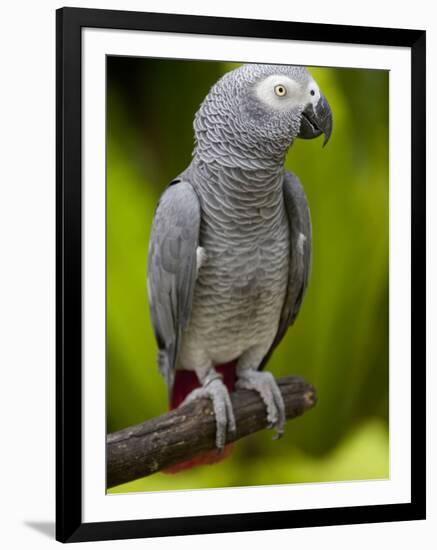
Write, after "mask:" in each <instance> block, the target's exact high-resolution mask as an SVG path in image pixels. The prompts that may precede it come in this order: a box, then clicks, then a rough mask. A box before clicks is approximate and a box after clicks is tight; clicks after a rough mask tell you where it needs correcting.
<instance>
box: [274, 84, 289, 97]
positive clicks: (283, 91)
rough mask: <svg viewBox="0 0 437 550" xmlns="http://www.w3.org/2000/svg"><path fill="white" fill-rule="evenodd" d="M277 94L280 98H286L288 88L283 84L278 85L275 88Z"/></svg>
mask: <svg viewBox="0 0 437 550" xmlns="http://www.w3.org/2000/svg"><path fill="white" fill-rule="evenodd" d="M275 94H276V95H277V96H279V97H284V95H287V88H286V87H285V86H283V85H282V84H278V85H277V86H275Z"/></svg>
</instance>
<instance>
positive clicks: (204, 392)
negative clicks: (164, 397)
mask: <svg viewBox="0 0 437 550" xmlns="http://www.w3.org/2000/svg"><path fill="white" fill-rule="evenodd" d="M204 397H207V398H208V399H210V400H211V402H212V407H213V411H214V416H215V422H216V438H215V444H216V447H217V449H218V450H219V451H220V452H223V450H224V448H225V443H226V432H227V431H228V432H230V433H235V432H236V430H237V425H236V422H235V416H234V410H233V408H232V403H231V398H230V397H229V392H228V390H227V388H226V386H225V385H224V384H223V382H222V380H221V378H219V377H217V378H214V379H213V380H211V381H208V382H207V383H206V384H205V385H204V386H202V387H201V388H196V389H195V390H193V391H192V392H191V393H190V394H189V395H188V396H187V397H186V398H185V400H184V401H183V402H182V403H181V406H182V405H185V404H186V403H190V402H191V401H193V400H194V399H200V398H204Z"/></svg>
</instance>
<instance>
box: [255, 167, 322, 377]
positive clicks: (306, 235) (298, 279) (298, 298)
mask: <svg viewBox="0 0 437 550" xmlns="http://www.w3.org/2000/svg"><path fill="white" fill-rule="evenodd" d="M283 190H284V204H285V210H286V213H287V217H288V223H289V226H290V262H289V271H288V287H287V293H286V296H285V302H284V305H283V308H282V312H281V317H280V319H279V326H278V332H277V333H276V336H275V339H274V340H273V344H272V346H271V347H270V349H269V351H268V352H267V354H266V356H265V357H264V359H263V360H262V362H261V364H260V366H259V368H260V369H262V368H263V367H264V366H265V365H266V363H267V361H268V360H269V359H270V356H271V354H272V353H273V350H274V349H275V348H276V346H277V345H278V344H279V343H280V341H281V340H282V338H283V337H284V335H285V333H286V332H287V329H288V327H289V326H291V325H292V324H293V323H294V321H295V320H296V317H297V315H298V313H299V310H300V307H301V305H302V301H303V297H304V295H305V290H306V288H307V285H308V280H309V277H310V273H311V239H312V235H311V218H310V211H309V207H308V202H307V199H306V196H305V192H304V190H303V187H302V184H301V183H300V181H299V180H298V178H297V177H296V176H295V175H294V174H292V173H291V172H285V177H284V184H283Z"/></svg>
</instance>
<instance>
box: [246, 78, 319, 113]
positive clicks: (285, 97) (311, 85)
mask: <svg viewBox="0 0 437 550" xmlns="http://www.w3.org/2000/svg"><path fill="white" fill-rule="evenodd" d="M255 90H256V95H257V97H258V99H259V100H260V101H262V102H263V103H265V104H266V105H268V106H269V107H271V108H273V109H276V110H278V111H289V110H291V109H293V108H294V107H297V106H299V105H301V106H302V107H305V106H306V105H308V104H309V103H312V104H313V105H316V103H317V102H318V101H319V99H320V91H319V87H318V86H317V84H316V83H315V82H314V80H312V79H311V80H310V81H309V82H308V84H306V85H302V84H300V83H299V82H296V81H295V80H292V79H291V78H290V77H289V76H286V75H283V74H273V75H270V76H268V77H267V78H264V79H263V80H261V81H260V82H258V84H257V85H256V88H255ZM284 91H285V93H284ZM278 92H279V94H278ZM312 92H314V93H312Z"/></svg>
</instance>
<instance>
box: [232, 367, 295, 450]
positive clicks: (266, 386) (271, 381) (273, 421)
mask: <svg viewBox="0 0 437 550" xmlns="http://www.w3.org/2000/svg"><path fill="white" fill-rule="evenodd" d="M235 387H236V388H237V389H245V390H255V391H257V392H258V393H259V394H260V396H261V398H262V400H263V401H264V403H265V406H266V409H267V421H268V423H269V426H268V427H269V428H273V427H274V428H275V429H276V436H275V437H274V438H273V439H279V438H280V437H282V435H283V433H284V427H285V405H284V400H283V398H282V394H281V392H280V390H279V387H278V384H277V383H276V380H275V378H274V376H273V375H272V373H270V372H260V371H258V370H254V369H240V371H239V372H238V380H237V382H236V385H235Z"/></svg>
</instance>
